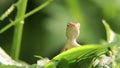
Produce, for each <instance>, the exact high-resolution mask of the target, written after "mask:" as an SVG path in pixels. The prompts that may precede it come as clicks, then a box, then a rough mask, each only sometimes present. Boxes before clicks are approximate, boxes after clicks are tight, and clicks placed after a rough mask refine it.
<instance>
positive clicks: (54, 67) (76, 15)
mask: <svg viewBox="0 0 120 68" xmlns="http://www.w3.org/2000/svg"><path fill="white" fill-rule="evenodd" d="M27 1H28V0H19V1H18V2H17V3H15V4H13V5H12V6H11V7H10V8H9V9H8V10H7V11H6V12H5V14H3V15H2V16H1V17H0V20H4V19H5V18H6V17H7V16H8V15H9V14H10V13H11V12H12V11H13V10H14V8H15V7H16V8H17V12H16V17H15V20H11V19H10V23H9V24H7V25H6V26H5V27H3V28H2V29H0V34H2V33H3V32H5V31H6V30H8V29H9V28H10V27H12V26H15V27H14V29H15V30H14V36H13V42H12V47H11V52H10V53H11V57H12V59H11V58H10V57H8V55H6V53H4V51H3V50H2V51H3V53H1V52H2V51H1V52H0V55H2V54H4V56H7V58H9V60H10V61H11V64H12V65H3V64H2V63H1V64H0V68H26V67H27V66H28V67H29V68H36V67H37V68H43V67H44V68H92V67H95V68H100V67H105V66H108V67H112V68H119V67H120V61H119V60H120V58H119V57H120V54H119V52H120V49H119V44H120V43H119V40H120V36H119V34H117V33H119V31H118V29H119V25H117V27H114V28H112V29H113V30H114V31H115V32H117V33H115V32H113V31H112V30H111V27H113V26H112V24H114V23H111V21H109V19H111V18H114V16H116V14H115V13H114V12H113V13H112V15H110V14H111V13H109V12H108V9H110V8H108V6H109V4H107V5H105V7H103V6H102V7H101V6H100V7H101V8H102V9H103V13H104V14H105V18H104V19H105V20H106V21H107V22H106V21H105V20H103V24H102V25H104V28H105V33H104V34H106V35H105V36H106V40H107V41H103V39H102V42H101V41H99V40H100V39H101V37H102V35H99V33H98V34H97V35H98V36H96V37H94V40H93V39H92V38H93V36H94V34H95V33H96V32H98V30H97V28H98V27H96V30H95V29H94V30H95V32H94V30H93V31H91V30H90V29H89V28H92V27H89V26H88V25H90V24H89V23H88V25H87V24H85V23H86V22H89V21H90V19H92V22H93V23H92V22H91V23H92V24H96V23H95V21H97V20H95V19H93V18H95V17H94V16H93V15H92V14H89V15H87V14H86V13H87V11H86V12H84V11H83V10H84V9H83V8H85V7H86V6H80V7H79V0H66V1H65V3H67V7H69V11H70V14H71V17H72V21H79V22H80V24H81V25H82V26H81V27H82V29H81V33H82V35H81V37H80V38H81V39H85V41H84V42H83V43H84V45H82V46H81V47H77V48H72V49H69V50H67V51H65V52H63V53H60V54H58V55H57V56H55V57H53V58H52V59H48V58H42V57H40V56H37V57H38V58H39V60H37V63H35V64H32V65H29V64H25V63H24V62H19V52H20V47H21V46H20V45H21V40H22V34H23V33H22V32H23V29H24V19H25V18H27V17H29V16H30V15H33V14H34V13H36V12H38V11H39V10H41V9H43V8H44V7H46V6H47V5H48V4H49V3H51V1H52V0H47V1H46V2H45V3H43V4H42V5H40V6H38V7H37V8H35V9H33V10H32V11H30V12H28V13H25V12H26V6H27ZM82 2H83V3H85V2H84V1H82V0H81V1H80V4H81V3H82ZM93 2H95V3H99V1H97V0H96V1H94V0H93ZM88 3H89V2H88ZM105 3H106V2H105ZM111 3H112V2H111ZM93 6H94V5H92V7H93ZM113 7H114V6H113ZM94 8H96V7H94ZM113 9H116V8H113ZM116 11H117V10H115V12H116ZM58 12H59V13H60V11H58ZM53 14H54V12H53ZM93 14H94V13H93ZM104 14H103V15H104ZM61 15H64V13H62V14H61ZM58 17H59V16H56V18H58ZM89 18H90V19H89ZM96 19H98V18H96ZM99 19H100V21H101V20H102V19H101V18H99ZM117 21H119V19H117ZM49 22H50V20H49ZM117 24H119V23H117ZM52 25H53V24H52ZM86 25H87V27H86ZM109 25H110V26H109ZM96 26H97V25H96ZM114 26H116V22H115V25H114ZM54 30H55V29H54ZM54 30H52V31H54ZM86 30H88V31H91V32H87V31H86ZM56 32H60V31H59V30H58V29H56ZM104 34H103V35H104ZM52 38H53V37H52ZM46 39H48V38H46ZM46 39H45V40H46ZM81 39H80V41H81ZM55 41H56V40H54V43H55ZM91 42H96V43H97V44H96V43H95V44H90V43H91ZM85 43H89V44H85ZM98 43H99V44H98ZM47 44H48V43H47ZM47 47H50V46H47ZM46 51H47V49H46ZM115 51H117V53H116V52H115ZM50 54H51V53H50ZM106 57H107V59H108V60H109V58H110V59H111V60H110V62H109V63H110V64H107V63H104V62H103V61H102V60H105V59H104V58H106ZM114 57H115V58H114ZM7 58H4V59H7ZM97 61H98V62H97ZM103 64H104V65H103Z"/></svg>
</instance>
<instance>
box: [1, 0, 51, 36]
mask: <svg viewBox="0 0 120 68" xmlns="http://www.w3.org/2000/svg"><path fill="white" fill-rule="evenodd" d="M51 1H52V0H48V1H46V2H45V3H43V4H42V5H40V6H38V7H37V8H35V9H34V10H32V11H30V12H28V13H27V14H25V15H23V16H22V17H20V18H18V19H16V20H15V21H13V22H11V23H10V24H8V25H6V26H5V27H4V28H2V29H1V30H0V34H2V33H3V32H5V31H6V30H7V29H9V28H10V27H12V26H13V25H14V24H16V23H18V22H19V21H20V20H23V19H25V18H27V17H29V16H31V15H33V14H34V13H36V12H38V11H40V10H41V9H43V8H44V7H46V6H47V5H48V4H49V3H51Z"/></svg>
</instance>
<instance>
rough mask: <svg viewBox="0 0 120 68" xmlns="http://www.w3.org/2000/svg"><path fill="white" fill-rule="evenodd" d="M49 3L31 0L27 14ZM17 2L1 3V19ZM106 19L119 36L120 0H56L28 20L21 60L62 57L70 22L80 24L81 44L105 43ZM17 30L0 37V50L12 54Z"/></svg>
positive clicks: (7, 20)
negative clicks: (103, 20) (61, 52)
mask: <svg viewBox="0 0 120 68" xmlns="http://www.w3.org/2000/svg"><path fill="white" fill-rule="evenodd" d="M45 1H46V0H28V5H27V12H29V11H31V10H32V9H34V8H36V7H37V6H38V5H40V4H42V3H43V2H45ZM15 2H17V0H0V16H1V15H2V14H3V13H4V12H5V11H6V10H7V9H8V8H9V7H10V6H11V5H12V4H13V3H15ZM16 11H17V10H15V11H14V12H12V14H11V15H9V16H8V17H7V18H6V19H5V20H3V21H0V28H3V27H4V26H5V25H7V24H8V23H9V19H13V20H14V17H15V14H16ZM102 19H105V20H106V21H107V22H108V23H109V25H110V27H111V28H112V30H113V31H114V32H116V33H120V0H53V2H52V3H50V4H49V5H48V6H47V7H45V8H44V9H42V10H41V11H39V12H37V13H35V14H34V15H32V16H30V17H28V18H27V19H25V25H24V30H23V38H22V44H21V49H20V50H21V51H20V59H21V60H23V61H26V62H28V63H35V62H36V60H37V58H35V57H34V55H40V56H42V57H48V58H52V57H54V56H55V55H57V54H59V52H60V50H61V49H62V48H63V46H64V43H65V42H66V37H65V31H66V24H67V23H68V22H71V21H72V22H80V24H81V28H80V36H79V39H78V40H77V41H78V42H79V43H80V44H81V45H82V44H100V43H101V42H102V41H105V40H106V32H105V27H104V25H103V23H102ZM13 30H14V27H12V28H10V29H9V30H7V31H6V32H4V33H2V34H1V35H0V46H1V47H2V48H3V49H5V51H7V53H9V52H10V47H11V44H12V38H13Z"/></svg>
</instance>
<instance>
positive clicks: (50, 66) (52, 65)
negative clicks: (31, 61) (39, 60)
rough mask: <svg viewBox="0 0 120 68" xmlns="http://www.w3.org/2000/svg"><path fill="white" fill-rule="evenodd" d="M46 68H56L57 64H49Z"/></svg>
mask: <svg viewBox="0 0 120 68" xmlns="http://www.w3.org/2000/svg"><path fill="white" fill-rule="evenodd" d="M44 68H56V65H55V62H52V61H51V62H48V63H47V64H46V65H45V66H44Z"/></svg>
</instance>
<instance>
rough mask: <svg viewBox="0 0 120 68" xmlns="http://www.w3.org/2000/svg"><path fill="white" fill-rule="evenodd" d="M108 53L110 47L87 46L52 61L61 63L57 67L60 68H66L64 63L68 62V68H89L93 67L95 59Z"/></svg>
mask: <svg viewBox="0 0 120 68" xmlns="http://www.w3.org/2000/svg"><path fill="white" fill-rule="evenodd" d="M106 52H108V46H103V45H96V44H93V45H85V46H80V47H76V48H72V49H69V50H67V51H65V52H63V53H61V54H59V55H57V56H56V57H54V58H53V59H52V60H56V61H58V62H59V63H58V65H57V66H61V67H59V68H64V63H63V62H64V61H66V66H67V65H68V68H72V67H76V68H78V67H79V68H89V67H91V65H92V62H93V60H94V58H96V57H98V56H100V55H102V54H105V53H106ZM60 62H61V63H60Z"/></svg>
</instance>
